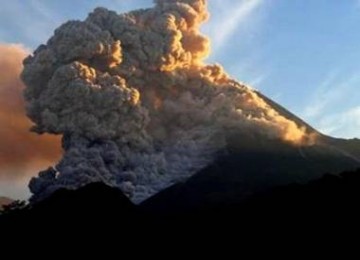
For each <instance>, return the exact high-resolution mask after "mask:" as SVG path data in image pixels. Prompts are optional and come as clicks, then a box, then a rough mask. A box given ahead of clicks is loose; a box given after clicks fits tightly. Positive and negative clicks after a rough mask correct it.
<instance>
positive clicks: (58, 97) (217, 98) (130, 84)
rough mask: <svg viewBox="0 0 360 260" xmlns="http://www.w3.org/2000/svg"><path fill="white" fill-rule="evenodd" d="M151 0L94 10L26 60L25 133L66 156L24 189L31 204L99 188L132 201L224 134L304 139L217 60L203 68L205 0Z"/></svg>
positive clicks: (205, 156) (212, 153) (201, 162)
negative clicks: (137, 6)
mask: <svg viewBox="0 0 360 260" xmlns="http://www.w3.org/2000/svg"><path fill="white" fill-rule="evenodd" d="M154 2H155V6H154V7H153V8H150V9H141V10H136V11H132V12H129V13H125V14H117V13H115V12H113V11H109V10H107V9H104V8H97V9H95V10H94V11H93V12H92V13H90V14H89V16H88V17H87V18H86V20H85V21H69V22H67V23H65V24H63V25H62V26H60V27H59V28H58V29H56V31H55V33H54V35H53V36H52V37H51V38H50V40H49V41H48V42H47V44H46V45H41V46H40V47H39V48H38V49H37V50H36V51H35V52H34V54H33V55H31V56H29V57H28V58H27V59H26V60H25V61H24V70H23V72H22V79H23V81H24V82H25V84H26V86H27V87H26V89H25V97H26V102H27V114H28V116H29V118H30V119H31V120H32V121H33V122H34V124H35V125H34V127H33V131H35V132H37V133H51V134H60V135H62V136H63V141H62V143H63V149H64V151H65V153H64V156H63V158H62V159H61V161H60V162H59V163H58V164H57V165H56V167H55V168H50V169H48V170H45V171H43V172H41V173H40V174H39V177H37V178H34V179H32V181H31V182H30V184H29V187H30V190H31V191H32V193H33V194H34V196H33V200H37V199H41V198H43V197H45V196H48V195H49V194H51V193H52V192H53V191H54V190H56V189H58V188H60V187H67V188H77V187H79V186H82V185H85V184H87V183H89V182H93V181H103V182H105V183H107V184H109V185H111V186H116V187H120V188H121V189H122V190H123V191H124V192H125V193H126V194H127V195H128V196H129V197H130V198H131V199H132V200H133V201H134V202H140V201H142V200H144V199H146V198H148V197H149V196H151V195H153V194H155V193H156V192H158V191H159V190H161V189H163V188H165V187H167V186H169V185H171V184H173V183H176V182H179V181H182V180H185V179H186V178H188V177H189V176H191V175H192V174H194V173H196V172H197V171H199V170H200V169H201V168H203V167H205V166H206V165H208V164H209V163H210V162H211V161H213V159H214V158H215V157H216V155H217V154H218V153H219V152H221V151H222V149H224V147H225V146H226V142H225V136H226V133H228V132H229V131H237V132H247V133H252V134H254V135H259V136H263V137H264V138H276V139H283V140H285V141H288V142H291V143H294V144H297V143H301V142H303V141H304V140H305V139H306V134H305V129H301V128H299V127H298V126H297V125H296V124H295V123H294V122H293V121H290V120H288V119H286V118H285V117H284V116H282V115H280V114H279V113H278V112H277V111H275V110H274V109H273V108H272V107H271V106H270V105H269V104H267V103H266V101H265V100H263V99H262V98H261V97H260V96H259V95H257V94H256V92H255V91H253V90H252V89H251V88H249V87H247V86H245V85H243V84H240V83H238V82H236V81H234V80H233V79H231V78H230V77H229V76H228V75H227V74H226V73H225V72H224V70H223V68H222V67H221V66H220V65H208V64H204V62H203V60H204V58H206V57H207V55H208V54H209V52H210V43H209V40H208V38H206V37H205V36H204V35H202V34H201V33H200V31H199V27H200V25H201V24H202V23H203V22H205V21H206V20H207V19H208V17H209V15H208V13H207V6H206V4H207V2H206V1H205V0H155V1H154Z"/></svg>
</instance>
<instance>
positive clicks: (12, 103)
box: [0, 43, 61, 180]
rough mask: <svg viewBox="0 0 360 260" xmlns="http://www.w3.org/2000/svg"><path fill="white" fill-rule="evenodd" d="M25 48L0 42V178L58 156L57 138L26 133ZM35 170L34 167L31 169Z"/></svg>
mask: <svg viewBox="0 0 360 260" xmlns="http://www.w3.org/2000/svg"><path fill="white" fill-rule="evenodd" d="M27 55H28V51H27V50H26V49H25V48H24V47H22V46H21V45H16V44H2V43H1V44H0V126H1V127H0V179H2V180H4V179H7V180H10V179H18V178H23V177H24V176H23V175H24V173H25V174H26V175H28V174H29V172H31V170H32V171H33V175H34V174H35V172H34V171H38V170H39V169H41V168H43V167H45V166H46V165H49V164H53V163H54V162H55V161H56V160H58V159H59V158H60V154H61V150H60V145H59V144H60V142H59V138H56V137H54V136H50V135H47V136H42V137H41V138H40V137H39V136H36V135H34V134H33V133H30V132H29V131H28V130H29V128H30V127H31V122H30V120H29V119H28V118H27V117H26V116H25V108H24V101H23V98H22V91H23V89H24V86H23V84H22V82H21V80H20V77H19V75H20V73H21V71H22V67H23V66H22V60H23V59H24V58H25V57H26V56H27ZM34 169H35V170H34Z"/></svg>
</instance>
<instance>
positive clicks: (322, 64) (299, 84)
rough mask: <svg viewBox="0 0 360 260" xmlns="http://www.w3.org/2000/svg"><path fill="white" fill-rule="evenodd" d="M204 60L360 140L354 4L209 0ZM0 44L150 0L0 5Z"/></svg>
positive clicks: (36, 40) (30, 43) (32, 40)
mask: <svg viewBox="0 0 360 260" xmlns="http://www.w3.org/2000/svg"><path fill="white" fill-rule="evenodd" d="M208 2H209V9H210V12H211V20H210V21H209V22H208V23H207V24H205V25H204V26H203V28H202V31H203V32H204V33H205V34H207V35H208V36H210V38H211V39H212V42H213V44H212V50H213V52H212V55H211V56H210V57H209V59H208V61H209V62H217V63H220V64H222V65H223V66H224V67H225V69H226V71H227V72H228V73H229V74H230V75H232V76H233V77H234V78H236V79H237V80H240V81H242V82H245V83H248V84H251V85H252V86H253V87H254V88H256V89H259V90H260V91H261V92H263V93H264V94H266V95H268V96H269V97H271V98H272V99H274V100H275V101H277V102H279V103H280V104H282V105H283V106H285V107H286V108H288V109H289V110H291V111H292V112H294V113H295V114H297V115H299V116H300V117H302V118H303V119H305V120H306V121H308V122H309V123H310V124H311V125H313V126H314V127H316V128H317V129H319V130H321V131H322V132H324V133H327V134H330V135H334V136H338V137H347V138H351V137H359V138H360V92H359V91H358V87H359V86H360V73H359V72H360V34H358V32H357V30H358V26H359V25H360V1H359V0H343V1H340V0H291V1H290V0H236V1H235V0H209V1H208ZM0 4H1V9H0V42H3V43H21V44H23V45H24V46H26V47H27V48H29V49H34V48H36V46H38V45H39V44H41V43H44V42H46V40H47V39H48V38H49V37H50V36H51V35H52V32H53V30H54V29H55V28H56V27H58V26H59V25H60V24H61V23H63V22H65V21H66V20H69V19H84V18H85V17H86V15H87V13H88V12H89V11H91V10H92V9H93V8H94V7H96V6H105V7H107V8H109V9H113V10H115V11H117V12H123V11H127V10H131V9H134V8H143V7H149V6H151V5H152V1H151V0H61V1H58V0H46V1H45V0H27V1H24V0H11V1H9V0H0Z"/></svg>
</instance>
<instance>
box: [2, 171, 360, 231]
mask: <svg viewBox="0 0 360 260" xmlns="http://www.w3.org/2000/svg"><path fill="white" fill-rule="evenodd" d="M176 189H177V187H176V186H175V187H172V188H170V189H168V190H166V191H164V192H166V193H168V194H169V198H173V201H172V203H173V204H174V205H178V202H177V201H176V197H175V196H174V194H176ZM172 193H173V194H172ZM359 201H360V170H357V171H353V172H343V173H342V174H340V175H338V176H336V175H330V174H326V175H325V176H323V177H322V178H321V179H318V180H315V181H311V182H309V183H307V184H291V185H286V186H281V187H277V188H274V189H271V190H268V191H267V192H260V193H256V194H255V195H253V196H251V197H249V198H247V199H244V200H239V201H237V200H233V201H231V202H228V203H226V204H221V205H220V204H213V205H210V204H203V205H201V206H198V207H196V208H195V207H187V208H186V209H185V208H183V204H181V207H182V211H181V212H180V211H177V212H174V211H173V209H174V207H169V210H167V209H166V208H161V210H159V205H157V203H159V204H160V205H162V203H163V201H162V200H161V197H154V198H152V199H151V203H150V201H149V202H146V203H144V204H143V205H139V206H135V205H133V204H132V203H131V202H130V201H129V200H128V199H127V198H126V197H125V196H124V195H123V194H122V192H121V191H120V190H118V189H116V188H111V187H108V186H106V185H104V184H101V183H94V184H89V185H87V186H85V187H83V188H80V189H78V190H76V191H70V190H59V191H57V192H55V193H54V194H53V195H52V196H51V197H49V198H48V199H46V200H44V201H42V202H39V203H37V204H34V205H32V206H27V207H26V208H23V209H20V210H13V211H12V212H7V213H6V214H4V215H1V216H0V227H1V228H4V227H7V228H9V227H10V228H15V227H17V228H18V227H33V228H36V229H42V228H47V227H49V228H50V227H51V228H56V227H58V228H59V227H61V228H65V230H67V229H69V228H71V230H74V228H77V229H79V228H89V229H91V230H93V229H94V228H100V229H109V230H114V231H115V230H116V231H120V230H121V231H122V233H121V235H122V236H125V235H126V234H134V233H136V234H139V233H138V232H144V234H147V232H150V230H151V232H152V233H150V234H153V232H154V231H165V232H170V233H172V234H173V235H176V234H179V233H178V232H185V231H189V230H197V231H203V230H208V231H209V229H210V230H211V231H212V232H215V231H218V232H224V233H226V232H230V233H231V232H238V231H239V230H245V229H251V228H254V227H257V228H259V227H263V228H266V227H274V225H276V228H281V227H285V228H286V227H289V228H292V229H294V228H299V227H300V226H303V225H320V224H324V223H325V222H326V223H327V222H328V221H334V222H333V224H334V223H344V222H343V221H346V222H347V224H348V223H349V222H351V221H357V218H358V215H359V214H358V213H357V212H358V209H357V206H358V204H359ZM167 202H168V203H171V201H170V200H168V201H167ZM189 203H190V204H191V202H189ZM191 205H192V204H191Z"/></svg>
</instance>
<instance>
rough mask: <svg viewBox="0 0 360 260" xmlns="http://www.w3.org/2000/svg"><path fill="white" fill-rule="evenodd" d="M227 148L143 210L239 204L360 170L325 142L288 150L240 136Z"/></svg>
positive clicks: (279, 143)
mask: <svg viewBox="0 0 360 260" xmlns="http://www.w3.org/2000/svg"><path fill="white" fill-rule="evenodd" d="M330 140H333V139H330ZM227 143H228V145H227V150H226V153H225V154H224V155H223V156H221V157H220V158H218V159H217V160H216V162H214V163H213V164H212V165H210V166H208V167H206V168H205V169H203V170H202V171H200V172H199V173H197V174H196V175H195V176H193V177H191V178H190V179H189V180H187V181H186V182H184V183H179V184H176V185H175V186H173V187H171V188H169V189H167V190H164V191H162V192H160V193H159V194H157V195H155V196H154V197H152V198H150V199H149V200H147V201H145V202H144V207H145V208H147V207H150V208H157V210H159V211H163V210H164V211H170V212H172V211H174V212H179V211H180V212H181V211H184V210H189V209H192V208H201V207H208V206H211V207H214V206H221V205H226V204H233V203H239V202H241V201H243V200H244V199H247V198H249V197H251V196H252V195H254V194H256V193H258V192H264V191H266V190H269V189H271V188H274V187H277V186H281V185H288V184H292V183H307V182H308V181H310V180H313V179H317V178H320V177H322V176H323V175H324V174H325V173H339V172H341V171H343V170H352V169H355V168H357V167H360V163H359V162H358V161H357V160H356V159H354V157H355V156H353V155H350V154H348V153H347V152H344V151H343V150H341V148H338V147H337V146H335V145H333V144H328V143H320V142H319V143H317V144H314V145H312V146H293V145H290V144H286V143H284V142H282V141H280V140H267V139H263V138H260V137H257V136H251V135H248V136H244V135H243V134H242V135H238V134H233V135H230V136H228V141H227Z"/></svg>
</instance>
